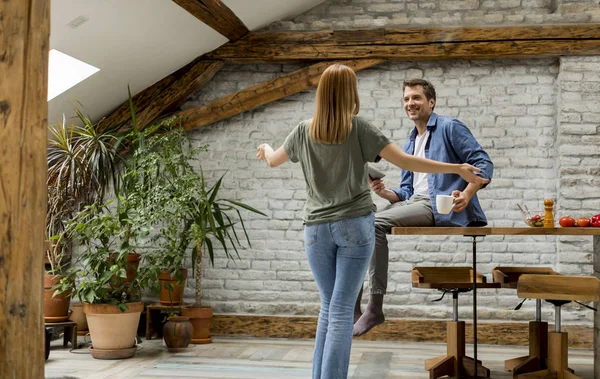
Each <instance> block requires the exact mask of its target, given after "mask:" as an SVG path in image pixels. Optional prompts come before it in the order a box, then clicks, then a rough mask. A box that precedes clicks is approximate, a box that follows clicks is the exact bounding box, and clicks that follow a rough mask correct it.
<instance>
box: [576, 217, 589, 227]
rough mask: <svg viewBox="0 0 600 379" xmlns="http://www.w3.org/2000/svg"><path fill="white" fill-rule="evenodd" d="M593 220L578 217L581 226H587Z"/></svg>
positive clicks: (578, 224)
mask: <svg viewBox="0 0 600 379" xmlns="http://www.w3.org/2000/svg"><path fill="white" fill-rule="evenodd" d="M591 222H592V221H591V220H590V219H589V218H578V219H577V226H579V227H580V228H586V227H588V226H590V223H591Z"/></svg>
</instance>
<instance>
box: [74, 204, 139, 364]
mask: <svg viewBox="0 0 600 379" xmlns="http://www.w3.org/2000/svg"><path fill="white" fill-rule="evenodd" d="M112 203H113V202H112V201H109V202H107V203H106V204H101V205H97V204H92V205H89V206H87V207H85V209H84V210H83V211H81V212H79V213H78V214H77V216H76V217H75V218H74V219H73V221H72V222H71V223H70V224H69V225H68V226H67V231H68V232H69V233H70V235H71V236H72V237H73V239H74V240H75V241H76V242H77V244H78V245H79V246H80V247H81V248H83V252H82V253H81V254H80V255H79V256H78V259H77V265H76V267H75V269H74V270H73V273H72V275H76V276H77V278H78V283H77V286H76V287H75V290H74V292H75V294H76V296H77V297H78V298H80V299H82V300H83V302H84V304H83V311H84V313H85V315H86V318H87V322H88V327H89V330H90V335H91V338H92V348H91V349H90V352H91V353H92V356H93V357H95V358H101V359H117V358H129V357H131V356H133V355H134V354H135V351H136V348H135V346H134V345H135V335H136V331H137V327H138V323H139V319H140V315H141V313H142V311H143V309H144V304H143V303H142V302H141V301H140V298H141V291H142V289H143V287H144V285H145V283H147V279H145V278H144V277H143V276H141V275H140V273H139V272H136V273H135V274H134V275H133V276H130V277H128V275H127V269H128V265H127V256H128V255H129V253H130V251H131V249H132V248H133V246H132V245H130V244H129V239H128V238H126V237H125V234H126V232H127V229H124V228H122V221H121V220H120V219H119V215H118V213H117V212H116V210H115V207H114V206H113V205H112ZM124 241H128V242H124Z"/></svg>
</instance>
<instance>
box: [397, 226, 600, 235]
mask: <svg viewBox="0 0 600 379" xmlns="http://www.w3.org/2000/svg"><path fill="white" fill-rule="evenodd" d="M391 234H393V235H430V236H431V235H457V236H499V235H524V236H600V228H590V227H588V228H577V227H574V228H543V227H540V228H534V227H530V226H527V227H460V226H427V227H411V228H401V227H395V228H392V233H391Z"/></svg>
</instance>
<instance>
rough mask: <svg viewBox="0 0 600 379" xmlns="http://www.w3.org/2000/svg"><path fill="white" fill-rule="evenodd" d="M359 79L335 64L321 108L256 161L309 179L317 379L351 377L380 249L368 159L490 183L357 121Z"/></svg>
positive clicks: (323, 87) (307, 238)
mask: <svg viewBox="0 0 600 379" xmlns="http://www.w3.org/2000/svg"><path fill="white" fill-rule="evenodd" d="M359 106H360V103H359V98H358V88H357V80H356V75H355V74H354V71H352V69H351V68H349V67H347V66H344V65H340V64H336V65H332V66H330V67H329V68H327V69H326V70H325V72H323V75H322V76H321V80H320V81H319V86H318V88H317V99H316V111H315V114H314V116H313V118H312V119H311V120H307V121H303V122H301V123H300V124H299V125H298V126H296V128H295V129H294V130H293V131H292V132H291V133H290V134H289V135H288V137H287V138H286V140H285V142H284V144H283V145H282V146H281V147H280V148H279V149H277V150H276V151H273V149H272V148H271V147H270V146H269V145H267V144H262V145H260V146H259V147H258V153H257V155H256V156H257V158H259V159H261V160H265V161H267V163H268V164H269V166H270V167H277V166H279V165H281V164H282V163H284V162H285V161H287V160H288V159H289V160H291V161H292V162H294V163H295V162H300V165H301V166H302V171H303V173H304V179H305V181H306V191H307V200H306V207H305V211H306V215H305V218H304V223H305V228H304V246H305V250H306V256H307V258H308V263H309V265H310V268H311V270H312V273H313V275H314V277H315V281H316V282H317V287H318V288H319V294H320V296H321V311H320V313H319V323H318V327H317V335H316V341H315V352H314V358H313V370H312V372H313V375H312V377H313V379H345V378H346V377H347V375H348V365H349V362H350V346H351V344H352V327H353V323H354V319H353V315H354V303H355V301H356V296H357V295H358V291H359V290H360V287H361V285H362V283H363V281H364V276H365V273H366V270H367V267H368V265H369V261H370V259H371V255H372V254H373V248H374V245H375V229H374V216H373V211H374V208H375V206H374V204H373V201H372V199H371V193H370V189H369V183H368V181H367V162H374V161H375V160H376V159H377V158H378V156H381V157H383V158H384V159H386V160H387V161H389V162H391V163H393V164H394V165H396V166H398V167H400V168H403V169H406V170H410V171H416V172H430V173H451V174H458V175H460V176H462V177H463V178H464V179H465V180H467V181H469V182H474V183H478V184H485V183H487V182H488V180H487V179H483V178H481V177H479V176H477V175H475V174H474V172H479V171H480V170H479V169H478V168H476V167H473V166H471V165H468V164H460V165H456V164H448V163H441V162H435V161H431V160H428V159H424V158H418V157H414V156H411V155H407V154H405V153H404V152H403V151H402V149H400V148H399V147H398V146H396V145H394V144H392V143H390V141H389V140H388V138H387V137H385V136H384V135H383V134H382V133H381V131H379V129H377V128H376V127H375V126H373V125H372V124H371V123H369V122H368V121H366V120H364V119H362V118H360V117H356V115H357V114H358V111H359Z"/></svg>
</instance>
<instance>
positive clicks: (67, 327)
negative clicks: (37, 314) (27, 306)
mask: <svg viewBox="0 0 600 379" xmlns="http://www.w3.org/2000/svg"><path fill="white" fill-rule="evenodd" d="M44 327H46V328H63V333H64V336H63V347H67V346H68V345H69V342H71V345H73V349H77V323H76V322H75V321H63V322H46V323H44Z"/></svg>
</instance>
